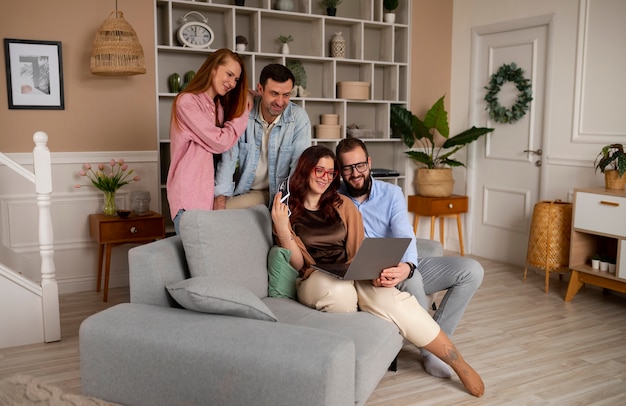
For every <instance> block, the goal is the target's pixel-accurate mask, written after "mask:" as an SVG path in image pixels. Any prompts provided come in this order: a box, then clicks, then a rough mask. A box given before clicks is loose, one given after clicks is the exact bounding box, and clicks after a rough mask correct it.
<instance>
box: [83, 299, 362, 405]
mask: <svg viewBox="0 0 626 406" xmlns="http://www.w3.org/2000/svg"><path fill="white" fill-rule="evenodd" d="M251 332H254V334H251ZM80 367H81V385H82V391H83V394H85V395H89V396H94V397H98V398H101V399H105V400H107V401H110V402H115V403H120V404H127V405H135V406H141V405H156V404H162V405H200V404H206V405H220V404H238V405H252V404H254V405H262V404H263V405H354V385H355V381H354V380H355V374H354V371H355V348H354V344H353V343H352V342H351V341H350V340H349V339H347V338H345V337H342V336H340V335H337V334H334V333H331V332H327V331H323V330H317V329H313V328H308V327H301V326H294V325H288V324H283V323H273V322H267V321H259V320H251V319H244V318H238V317H229V316H222V315H213V314H205V313H197V312H192V311H188V310H184V309H176V308H166V307H162V306H152V305H145V304H135V303H124V304H120V305H117V306H114V307H112V308H109V309H107V310H104V311H102V312H99V313H97V314H95V315H93V316H90V317H89V318H87V319H86V320H85V321H84V322H83V323H82V324H81V326H80Z"/></svg>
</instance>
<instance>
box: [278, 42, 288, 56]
mask: <svg viewBox="0 0 626 406" xmlns="http://www.w3.org/2000/svg"><path fill="white" fill-rule="evenodd" d="M280 52H281V53H282V54H283V55H289V44H283V47H282V48H281V50H280Z"/></svg>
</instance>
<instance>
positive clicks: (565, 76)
mask: <svg viewBox="0 0 626 406" xmlns="http://www.w3.org/2000/svg"><path fill="white" fill-rule="evenodd" d="M607 10H609V11H607ZM581 11H582V13H581ZM551 14H553V15H554V18H553V22H554V23H553V30H552V32H551V33H550V35H551V36H552V37H551V42H550V51H549V52H550V58H551V63H552V64H551V66H552V69H551V71H550V72H549V73H548V78H549V81H548V83H547V88H546V95H547V99H546V120H547V126H546V128H547V131H546V133H545V134H544V137H546V139H547V140H548V143H547V145H548V147H547V148H546V150H545V151H544V162H543V163H544V165H547V171H546V173H547V178H545V179H543V181H544V182H545V184H544V188H543V190H544V191H545V195H543V196H541V199H555V198H564V196H567V193H568V191H569V190H571V189H573V188H575V187H582V186H599V185H603V184H604V178H603V176H602V175H601V174H597V175H596V174H595V173H594V168H593V161H594V159H595V157H596V155H597V154H598V152H599V151H600V149H601V147H602V146H603V145H606V144H608V143H610V142H622V143H624V142H626V119H625V118H624V117H626V114H624V113H623V111H624V102H623V94H622V93H623V90H624V79H623V72H624V71H626V56H624V55H626V54H625V53H624V47H623V38H624V37H623V35H621V33H623V32H624V31H625V29H624V28H623V27H622V26H623V21H626V7H624V2H623V0H580V2H579V1H574V0H526V1H524V2H523V3H522V2H518V1H503V0H454V12H453V36H452V77H451V96H452V97H451V106H450V116H451V120H450V121H451V132H458V130H461V129H463V128H467V127H468V125H470V123H469V121H468V117H469V116H470V107H469V105H468V100H469V99H470V95H469V92H470V72H471V63H470V60H471V38H472V35H471V32H472V28H474V27H480V26H484V25H491V24H498V23H502V22H508V21H512V20H521V19H527V18H531V17H536V16H541V15H551ZM607 15H614V16H615V15H617V16H618V17H616V19H614V20H612V21H613V22H614V23H613V24H611V21H607V19H606V16H607ZM603 16H604V17H603ZM581 17H582V20H581ZM581 22H582V24H581ZM602 22H603V23H602ZM579 26H580V27H581V30H580V31H579ZM585 44H589V45H588V46H587V52H585V53H583V50H585V48H584V45H585ZM600 44H601V46H602V47H600ZM589 46H591V47H592V49H593V50H594V51H595V52H589ZM595 55H602V56H603V57H602V58H598V57H597V56H595ZM585 83H586V86H587V87H586V88H585V87H584V86H583V85H584V84H585ZM590 84H592V85H591V87H590ZM619 88H621V91H618V90H617V89H619ZM590 89H607V91H605V93H603V94H601V97H599V96H598V92H595V93H594V92H591V91H590ZM610 89H615V91H610ZM583 90H584V91H583ZM599 102H604V103H606V104H605V105H604V108H598V103H599ZM616 106H620V107H618V109H619V110H621V111H622V114H621V116H619V117H614V119H612V120H610V121H608V122H607V120H604V121H602V122H601V123H599V122H598V121H599V120H592V119H591V118H594V117H596V116H597V112H598V111H604V110H606V109H613V111H614V110H615V108H616ZM594 112H595V113H594ZM579 115H580V116H582V117H584V118H585V119H586V120H585V126H582V127H581V126H579V124H578V123H579V120H577V117H578V116H579ZM478 124H481V125H482V124H484V123H478ZM607 129H608V130H607ZM463 176H465V174H464V173H461V174H458V175H457V174H456V173H455V178H456V179H457V183H460V184H461V185H457V186H456V187H455V190H457V189H459V192H461V193H462V192H464V190H463V184H464V181H463V180H462V177H463Z"/></svg>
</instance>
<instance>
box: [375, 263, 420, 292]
mask: <svg viewBox="0 0 626 406" xmlns="http://www.w3.org/2000/svg"><path fill="white" fill-rule="evenodd" d="M410 271H411V268H410V267H409V265H408V264H407V263H405V262H402V263H400V264H398V266H393V267H391V268H387V269H383V271H382V272H381V273H380V278H378V279H374V280H373V281H372V285H374V286H379V287H380V286H382V287H385V288H393V287H395V286H396V285H397V284H398V283H400V282H402V281H403V280H405V279H406V278H407V277H408V276H409V272H410Z"/></svg>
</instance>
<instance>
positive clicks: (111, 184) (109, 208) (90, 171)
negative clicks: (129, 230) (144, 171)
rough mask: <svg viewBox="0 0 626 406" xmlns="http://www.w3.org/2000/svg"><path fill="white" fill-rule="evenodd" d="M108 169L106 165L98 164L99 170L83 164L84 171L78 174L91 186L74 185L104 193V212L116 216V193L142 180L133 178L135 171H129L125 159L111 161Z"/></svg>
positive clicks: (136, 177) (106, 214)
mask: <svg viewBox="0 0 626 406" xmlns="http://www.w3.org/2000/svg"><path fill="white" fill-rule="evenodd" d="M109 166H110V167H111V168H110V169H108V168H107V167H106V165H105V164H98V167H97V170H96V169H94V167H93V166H92V165H91V164H89V163H86V164H83V169H82V170H80V171H79V172H78V174H79V175H80V176H84V177H86V178H87V179H89V181H91V185H81V184H80V183H78V184H76V185H74V187H76V188H80V187H82V186H94V187H95V188H97V189H99V190H101V191H102V192H104V207H103V209H102V212H103V213H104V215H105V216H115V215H116V213H117V211H116V208H115V192H117V190H118V189H119V188H121V187H122V186H124V185H127V184H129V183H130V182H133V181H135V182H137V181H138V180H140V179H141V178H140V177H139V176H137V175H136V176H132V177H131V175H132V174H133V172H134V169H130V170H129V169H128V165H127V164H125V163H124V160H123V159H120V160H118V161H115V159H111V161H110V162H109Z"/></svg>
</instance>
